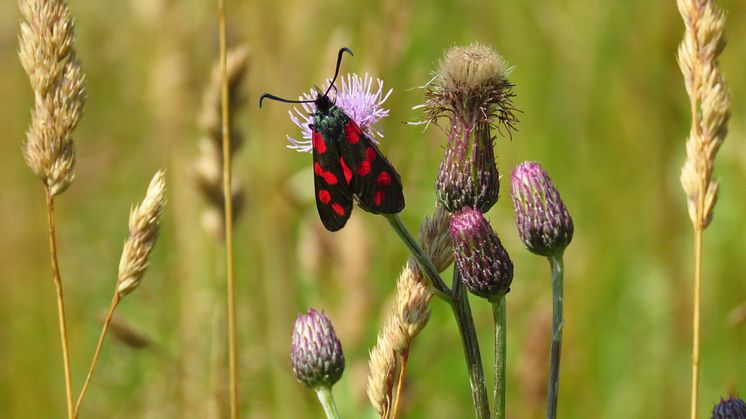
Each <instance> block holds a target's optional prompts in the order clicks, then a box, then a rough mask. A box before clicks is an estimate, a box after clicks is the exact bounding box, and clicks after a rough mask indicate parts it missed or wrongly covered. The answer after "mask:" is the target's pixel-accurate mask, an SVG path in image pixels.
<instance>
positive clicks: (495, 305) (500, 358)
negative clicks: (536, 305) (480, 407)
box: [492, 294, 507, 419]
mask: <svg viewBox="0 0 746 419" xmlns="http://www.w3.org/2000/svg"><path fill="white" fill-rule="evenodd" d="M492 316H493V319H494V321H495V367H494V368H495V389H494V400H493V403H494V410H493V411H494V414H493V416H492V417H493V419H505V375H506V372H507V364H506V358H507V356H506V355H507V354H506V352H507V335H506V331H507V329H506V327H507V310H506V307H505V294H503V295H501V296H500V297H499V298H498V299H497V300H496V301H494V302H492Z"/></svg>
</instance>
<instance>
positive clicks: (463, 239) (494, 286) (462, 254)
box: [449, 207, 513, 300]
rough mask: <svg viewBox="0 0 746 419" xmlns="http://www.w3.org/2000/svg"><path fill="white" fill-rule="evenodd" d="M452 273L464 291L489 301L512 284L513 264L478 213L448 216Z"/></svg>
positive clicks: (482, 216)
mask: <svg viewBox="0 0 746 419" xmlns="http://www.w3.org/2000/svg"><path fill="white" fill-rule="evenodd" d="M449 232H450V233H451V239H452V240H453V250H454V259H455V261H456V269H458V273H459V275H460V276H461V280H462V281H463V282H464V285H466V288H467V289H468V290H469V291H470V292H471V293H472V294H475V295H478V296H480V297H484V298H486V299H488V300H493V299H495V298H496V297H500V296H501V295H503V294H505V293H506V292H508V290H509V288H510V283H511V282H512V281H513V262H512V261H511V260H510V256H508V252H507V251H506V250H505V248H504V247H503V245H502V243H500V238H498V237H497V234H495V232H494V231H493V230H492V227H491V226H490V223H489V222H488V221H487V220H486V219H485V218H484V215H482V213H481V212H479V211H477V210H474V209H471V208H468V207H467V208H464V209H462V210H460V211H459V212H456V213H454V214H453V215H452V216H451V221H450V225H449Z"/></svg>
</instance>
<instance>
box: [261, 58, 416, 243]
mask: <svg viewBox="0 0 746 419" xmlns="http://www.w3.org/2000/svg"><path fill="white" fill-rule="evenodd" d="M344 53H348V54H350V55H353V54H352V51H350V49H349V48H342V49H340V50H339V53H338V56H337V65H336V70H335V71H334V77H333V78H332V81H331V83H330V84H329V88H327V89H326V91H325V92H323V93H322V92H321V90H320V89H318V88H317V93H316V98H315V99H313V100H288V99H283V98H281V97H277V96H275V95H272V94H269V93H265V94H263V95H262V96H261V97H260V98H259V107H260V108H261V107H262V101H263V100H264V99H272V100H276V101H279V102H285V103H313V104H314V106H315V107H316V112H314V113H312V114H311V119H312V121H313V122H312V123H311V124H310V128H311V144H312V150H311V151H312V155H313V176H314V178H313V179H314V191H315V198H316V209H317V210H318V213H319V217H320V218H321V222H322V223H323V224H324V227H325V228H326V229H327V230H329V231H337V230H339V229H341V228H342V227H344V226H345V224H346V223H347V220H348V219H349V218H350V214H351V213H352V203H353V201H356V202H357V204H358V206H359V207H360V208H362V209H363V210H364V211H367V212H370V213H373V214H396V213H398V212H400V211H401V210H403V209H404V193H403V191H402V183H401V177H400V176H399V173H398V172H397V171H396V169H394V166H393V165H391V163H390V162H389V161H388V160H387V159H386V157H385V156H384V155H383V153H381V150H379V149H378V147H377V146H376V143H375V142H374V141H373V139H372V138H371V137H370V135H369V134H367V133H366V132H364V131H363V130H361V129H360V127H359V126H358V125H357V123H355V121H354V120H353V119H352V118H350V116H349V115H347V114H346V113H345V112H344V111H343V110H342V109H341V108H339V107H338V106H336V105H335V103H334V102H332V100H331V99H330V98H329V92H330V91H331V90H332V89H335V91H336V87H334V82H335V81H336V80H337V76H338V75H339V68H340V65H341V63H342V56H343V55H344Z"/></svg>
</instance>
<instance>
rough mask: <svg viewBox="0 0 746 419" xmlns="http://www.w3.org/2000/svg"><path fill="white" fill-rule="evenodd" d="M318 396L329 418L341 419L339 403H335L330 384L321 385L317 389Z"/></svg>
mask: <svg viewBox="0 0 746 419" xmlns="http://www.w3.org/2000/svg"><path fill="white" fill-rule="evenodd" d="M316 396H317V397H318V398H319V402H321V406H322V407H323V408H324V413H326V418H327V419H339V413H338V412H337V405H336V404H334V396H333V395H332V389H331V387H329V386H320V387H318V388H317V389H316Z"/></svg>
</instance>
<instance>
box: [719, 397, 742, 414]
mask: <svg viewBox="0 0 746 419" xmlns="http://www.w3.org/2000/svg"><path fill="white" fill-rule="evenodd" d="M712 419H746V403H744V402H743V400H741V399H739V398H738V397H732V396H731V397H730V398H728V400H723V398H722V397H721V398H720V403H718V404H716V405H715V407H714V408H713V409H712Z"/></svg>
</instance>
